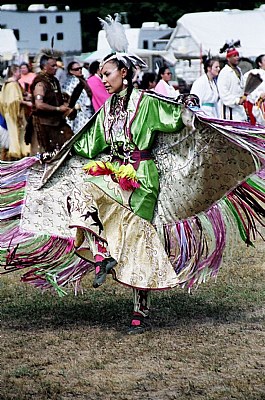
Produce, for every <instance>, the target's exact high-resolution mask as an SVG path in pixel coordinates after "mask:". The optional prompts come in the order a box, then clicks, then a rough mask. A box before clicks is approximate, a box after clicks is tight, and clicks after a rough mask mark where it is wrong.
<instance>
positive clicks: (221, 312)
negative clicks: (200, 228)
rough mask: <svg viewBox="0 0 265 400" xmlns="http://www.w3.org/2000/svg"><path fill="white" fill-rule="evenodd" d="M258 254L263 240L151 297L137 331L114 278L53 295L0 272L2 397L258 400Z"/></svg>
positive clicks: (263, 348)
mask: <svg viewBox="0 0 265 400" xmlns="http://www.w3.org/2000/svg"><path fill="white" fill-rule="evenodd" d="M263 260H264V244H263V243H258V245H257V248H256V250H255V251H254V249H251V248H245V247H243V246H242V247H240V248H239V249H238V251H237V252H236V253H234V254H233V258H232V259H230V260H226V262H225V264H224V266H223V267H222V269H221V271H220V273H219V276H218V279H217V281H216V282H213V281H210V282H208V283H205V284H202V285H201V286H200V287H199V289H198V290H196V291H194V292H193V293H192V294H191V295H189V294H188V293H187V292H186V291H185V290H183V289H180V288H176V289H175V290H170V291H165V292H160V293H158V292H157V293H154V294H153V296H152V319H151V320H152V330H151V331H149V332H146V333H144V334H142V335H137V336H130V335H127V326H128V323H129V320H130V314H131V309H132V293H131V290H130V289H127V288H124V287H123V286H120V285H118V284H116V283H115V282H113V281H111V280H109V281H108V282H107V283H106V284H105V285H104V286H102V287H101V288H99V289H97V290H94V289H92V288H91V281H92V277H90V276H88V277H87V278H86V280H85V282H84V294H83V295H78V296H74V295H73V294H72V293H71V294H69V296H66V297H64V298H62V299H60V298H58V297H57V296H54V295H53V294H51V293H48V292H45V293H41V292H40V291H38V290H37V289H34V288H31V287H29V286H27V285H24V284H20V283H18V277H15V276H11V275H9V276H7V275H6V276H3V277H1V279H0V289H1V291H0V293H1V294H0V296H1V359H0V389H1V390H0V399H1V400H11V399H17V400H28V399H34V400H48V399H51V400H68V399H78V400H90V399H91V400H92V399H93V400H99V399H100V400H110V399H111V400H114V399H115V400H135V399H148V400H167V399H169V400H171V399H178V400H179V399H183V400H186V399H187V400H188V399H192V400H217V399H218V400H224V399H226V400H227V399H237V400H241V399H242V400H262V399H265V380H264V370H265V330H264V321H265V307H264V304H265V279H264V278H265V268H264V261H263Z"/></svg>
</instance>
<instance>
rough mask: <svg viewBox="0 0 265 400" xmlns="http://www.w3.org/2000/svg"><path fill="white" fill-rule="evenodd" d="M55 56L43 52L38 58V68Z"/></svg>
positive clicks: (41, 67) (54, 58)
mask: <svg viewBox="0 0 265 400" xmlns="http://www.w3.org/2000/svg"><path fill="white" fill-rule="evenodd" d="M56 59H57V58H56V57H53V56H49V55H47V54H43V55H42V56H41V58H40V69H43V68H44V67H45V65H46V64H47V62H48V61H49V60H56Z"/></svg>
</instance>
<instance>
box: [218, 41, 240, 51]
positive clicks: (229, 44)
mask: <svg viewBox="0 0 265 400" xmlns="http://www.w3.org/2000/svg"><path fill="white" fill-rule="evenodd" d="M236 47H241V43H240V40H236V41H234V40H227V41H226V42H225V44H224V45H223V47H221V49H220V50H219V52H220V53H224V52H225V51H228V50H232V49H235V48H236Z"/></svg>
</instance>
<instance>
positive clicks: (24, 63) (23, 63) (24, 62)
mask: <svg viewBox="0 0 265 400" xmlns="http://www.w3.org/2000/svg"><path fill="white" fill-rule="evenodd" d="M23 65H26V67H27V68H28V70H29V65H28V63H26V61H23V62H22V63H21V64H20V67H22V66H23Z"/></svg>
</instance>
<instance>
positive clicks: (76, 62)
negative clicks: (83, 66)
mask: <svg viewBox="0 0 265 400" xmlns="http://www.w3.org/2000/svg"><path fill="white" fill-rule="evenodd" d="M74 64H79V62H78V61H71V62H69V64H68V65H67V72H68V74H69V75H72V74H71V72H70V71H71V69H72V68H73V65H74ZM79 65H80V64H79Z"/></svg>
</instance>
